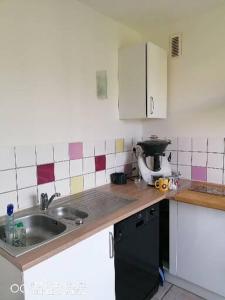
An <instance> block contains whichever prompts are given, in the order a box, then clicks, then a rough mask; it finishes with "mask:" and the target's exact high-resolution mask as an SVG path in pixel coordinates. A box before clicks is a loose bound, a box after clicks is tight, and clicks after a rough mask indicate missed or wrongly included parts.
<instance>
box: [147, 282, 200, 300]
mask: <svg viewBox="0 0 225 300" xmlns="http://www.w3.org/2000/svg"><path fill="white" fill-rule="evenodd" d="M151 300H203V298H201V297H199V296H196V295H194V294H192V293H190V292H188V291H186V290H183V289H181V288H179V287H177V286H175V285H172V284H170V283H168V282H165V283H164V286H163V287H161V286H160V287H159V290H158V293H157V294H156V295H155V296H154V297H153V298H152V299H151Z"/></svg>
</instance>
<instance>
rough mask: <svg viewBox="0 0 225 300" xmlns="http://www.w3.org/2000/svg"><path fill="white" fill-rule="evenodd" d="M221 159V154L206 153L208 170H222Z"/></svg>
mask: <svg viewBox="0 0 225 300" xmlns="http://www.w3.org/2000/svg"><path fill="white" fill-rule="evenodd" d="M223 157H224V155H223V154H221V153H208V164H207V167H208V168H216V169H223Z"/></svg>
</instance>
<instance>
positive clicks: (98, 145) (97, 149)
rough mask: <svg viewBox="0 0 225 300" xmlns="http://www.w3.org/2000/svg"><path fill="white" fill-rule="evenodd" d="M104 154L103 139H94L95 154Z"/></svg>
mask: <svg viewBox="0 0 225 300" xmlns="http://www.w3.org/2000/svg"><path fill="white" fill-rule="evenodd" d="M104 154H105V141H104V140H102V141H95V156H98V155H104Z"/></svg>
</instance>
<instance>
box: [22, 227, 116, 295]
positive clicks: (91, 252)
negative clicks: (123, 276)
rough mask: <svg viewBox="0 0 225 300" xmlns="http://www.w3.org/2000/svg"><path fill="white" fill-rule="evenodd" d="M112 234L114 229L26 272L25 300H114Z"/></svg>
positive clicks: (97, 235)
mask: <svg viewBox="0 0 225 300" xmlns="http://www.w3.org/2000/svg"><path fill="white" fill-rule="evenodd" d="M111 234H113V226H111V227H109V228H107V229H105V230H103V231H101V232H98V233H97V234H95V235H93V236H91V237H90V238H87V239H86V240H83V241H81V242H79V243H78V244H76V245H74V246H72V247H71V248H69V249H67V250H65V251H63V252H61V253H59V254H57V255H55V256H53V257H51V258H49V259H47V260H45V261H43V262H41V263H40V264H38V265H36V266H34V267H32V268H31V269H28V270H27V271H25V272H24V285H25V300H34V299H36V300H39V299H40V295H41V299H42V300H49V299H51V300H62V299H67V298H68V299H69V298H71V299H74V300H81V299H82V300H105V299H106V298H107V300H115V274H114V258H113V257H112V248H111V247H112V245H111V244H110V237H111ZM71 293H72V296H67V295H71Z"/></svg>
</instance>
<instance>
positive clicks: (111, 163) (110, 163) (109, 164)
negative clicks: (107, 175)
mask: <svg viewBox="0 0 225 300" xmlns="http://www.w3.org/2000/svg"><path fill="white" fill-rule="evenodd" d="M115 160H116V155H115V154H108V155H106V169H110V168H114V167H115Z"/></svg>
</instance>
